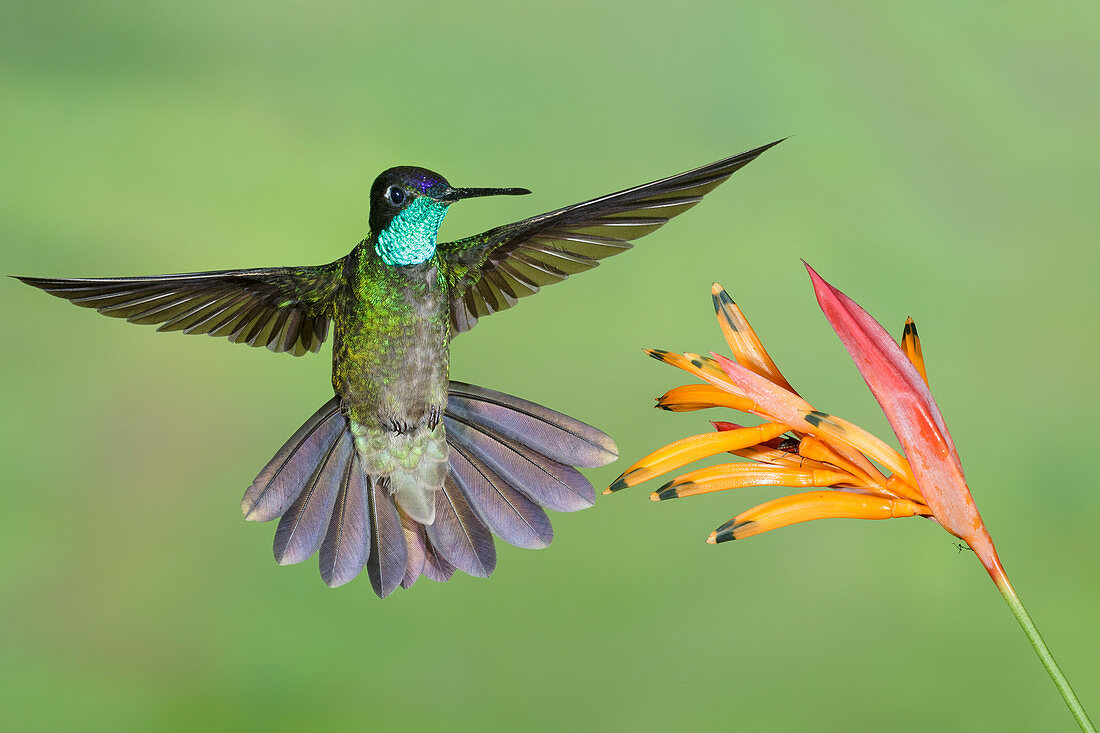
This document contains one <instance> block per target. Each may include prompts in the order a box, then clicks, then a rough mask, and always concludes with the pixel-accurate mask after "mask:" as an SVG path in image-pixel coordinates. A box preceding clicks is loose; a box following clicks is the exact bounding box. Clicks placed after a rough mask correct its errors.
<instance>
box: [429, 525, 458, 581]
mask: <svg viewBox="0 0 1100 733" xmlns="http://www.w3.org/2000/svg"><path fill="white" fill-rule="evenodd" d="M425 534H427V533H425ZM426 547H427V550H428V551H427V553H426V554H425V555H424V577H426V578H428V580H434V581H435V582H437V583H446V582H447V581H448V580H450V579H451V578H452V577H453V576H454V574H455V570H456V569H457V568H455V566H454V565H451V563H449V562H447V560H446V558H444V557H443V556H442V555H440V554H439V552H438V551H437V550H436V549H435V547H433V546H432V543H431V541H430V540H428V541H427V545H426Z"/></svg>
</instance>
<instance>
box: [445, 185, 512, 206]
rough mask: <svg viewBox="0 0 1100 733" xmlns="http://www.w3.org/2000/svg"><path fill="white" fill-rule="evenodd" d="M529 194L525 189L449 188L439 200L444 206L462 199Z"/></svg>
mask: <svg viewBox="0 0 1100 733" xmlns="http://www.w3.org/2000/svg"><path fill="white" fill-rule="evenodd" d="M529 193H531V192H530V191H528V190H527V189H526V188H449V189H447V191H446V192H444V194H443V195H442V196H440V197H439V200H440V201H442V202H443V203H445V204H453V203H454V202H455V201H461V200H462V199H473V198H479V197H481V196H524V195H526V194H529Z"/></svg>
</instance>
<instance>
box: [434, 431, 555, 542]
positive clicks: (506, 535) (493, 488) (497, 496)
mask: <svg viewBox="0 0 1100 733" xmlns="http://www.w3.org/2000/svg"><path fill="white" fill-rule="evenodd" d="M451 451H452V453H451V470H452V471H454V474H455V478H456V479H457V480H458V484H459V486H461V487H462V491H463V493H464V494H465V495H466V496H467V498H469V500H470V505H471V506H472V507H473V508H474V510H475V511H476V512H477V514H478V517H480V518H481V521H482V522H484V523H485V524H486V525H487V526H488V527H489V529H490V530H492V532H493V534H495V535H496V536H498V537H500V538H501V539H502V540H504V541H505V542H507V543H508V544H510V545H514V546H516V547H522V548H525V549H541V548H543V547H549V546H550V542H551V541H552V540H553V539H554V527H553V525H551V524H550V518H549V517H547V516H546V512H544V511H543V510H542V509H540V508H539V507H538V505H537V504H535V503H534V502H533V501H531V500H530V499H528V498H527V497H526V496H525V495H524V494H523V493H521V492H519V491H516V490H515V489H513V488H512V487H511V486H510V485H509V484H508V482H506V481H505V480H504V479H502V478H501V477H500V476H499V475H498V474H497V473H496V471H494V470H493V469H491V468H489V466H488V465H486V464H485V462H484V461H482V460H481V459H480V458H478V457H477V456H475V455H473V454H472V453H468V452H467V451H468V449H466V448H463V447H462V446H459V445H452V446H451Z"/></svg>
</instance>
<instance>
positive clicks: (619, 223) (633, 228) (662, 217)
mask: <svg viewBox="0 0 1100 733" xmlns="http://www.w3.org/2000/svg"><path fill="white" fill-rule="evenodd" d="M780 142H782V141H781V140H777V141H776V142H773V143H770V144H768V145H764V146H762V147H759V148H756V149H755V150H750V151H748V152H747V153H741V154H740V155H735V156H733V157H731V158H725V159H723V160H719V161H717V162H716V163H711V164H710V165H705V166H703V167H701V168H696V169H695V170H691V171H688V172H687V173H681V174H679V175H675V176H671V177H669V178H663V179H661V180H659V181H654V182H653V183H646V184H644V185H641V186H635V187H634V188H628V189H627V190H625V191H619V192H618V193H613V194H609V195H607V196H601V197H600V198H597V199H592V200H591V201H585V202H584V203H580V204H574V205H572V206H567V207H565V208H564V209H558V210H557V211H551V212H549V213H546V214H540V215H539V216H534V217H531V218H530V219H524V220H523V221H517V222H514V223H512V224H505V225H504V226H500V227H497V228H495V229H490V230H489V231H487V232H482V233H481V234H476V235H474V236H472V237H466V238H465V239H459V240H457V241H454V242H447V243H444V244H440V245H439V247H438V250H439V252H440V254H441V255H442V257H443V260H444V262H445V263H446V265H447V266H448V267H449V273H448V274H449V276H450V280H451V323H452V326H453V327H454V329H455V332H456V333H459V332H462V331H468V330H470V329H471V328H473V326H474V324H476V323H477V319H478V318H479V317H481V316H487V315H489V314H491V313H495V312H497V311H499V310H504V309H505V308H510V307H512V306H513V305H514V304H515V303H516V301H517V300H518V299H519V298H523V297H526V296H528V295H532V294H534V293H537V292H538V291H539V288H541V287H542V286H544V285H549V284H551V283H556V282H560V281H562V280H564V279H566V278H567V277H569V276H570V275H573V274H575V273H578V272H583V271H584V270H589V269H591V268H593V267H595V266H596V265H598V264H599V260H601V259H603V258H604V257H610V256H611V255H614V254H618V253H619V252H623V251H625V250H628V249H630V247H631V244H630V240H633V239H637V238H638V237H642V236H645V235H646V234H649V233H650V232H652V231H653V230H654V229H657V228H658V227H660V226H662V225H663V224H664V223H665V222H667V221H668V220H669V219H671V218H672V217H674V216H676V215H677V214H682V213H683V212H685V211H687V210H688V209H690V208H691V207H692V206H695V204H697V203H699V202H700V201H701V200H702V198H703V196H704V195H705V194H706V193H708V192H709V191H711V190H712V189H714V188H715V187H717V186H718V185H719V184H720V183H722V182H723V181H725V180H726V179H727V178H729V177H730V176H731V175H732V174H733V173H734V171H736V170H738V169H740V168H741V167H743V166H745V165H746V164H748V163H750V162H751V161H752V160H754V159H755V158H756V157H757V156H758V155H760V154H761V153H763V152H764V151H765V150H767V149H768V148H770V147H772V146H773V145H777V144H779V143H780Z"/></svg>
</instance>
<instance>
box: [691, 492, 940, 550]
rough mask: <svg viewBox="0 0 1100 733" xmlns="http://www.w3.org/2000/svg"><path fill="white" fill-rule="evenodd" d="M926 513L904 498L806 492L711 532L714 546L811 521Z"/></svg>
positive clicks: (754, 508)
mask: <svg viewBox="0 0 1100 733" xmlns="http://www.w3.org/2000/svg"><path fill="white" fill-rule="evenodd" d="M927 514H929V510H928V508H927V507H925V506H922V505H920V504H915V503H913V502H911V501H908V500H906V499H889V498H886V497H882V496H870V495H867V494H853V493H850V492H847V491H809V492H806V493H804V494H795V495H793V496H784V497H781V498H779V499H776V500H774V501H769V502H767V503H765V504H761V505H760V506H757V507H753V508H752V509H749V510H748V511H747V512H742V513H741V514H738V515H737V516H736V517H734V518H733V519H731V520H730V521H728V522H726V523H725V524H723V525H722V526H721V527H719V528H718V529H716V530H715V531H714V532H711V534H710V537H708V538H707V542H710V543H711V544H715V543H718V542H728V541H729V540H743V539H745V538H746V537H752V536H753V535H756V534H760V533H762V532H767V531H769V530H773V529H779V528H780V527H786V526H788V525H791V524H798V523H799V522H808V521H810V520H813V519H830V518H845V519H891V518H894V517H912V516H915V515H927Z"/></svg>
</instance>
